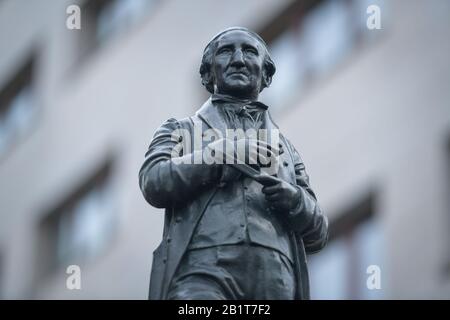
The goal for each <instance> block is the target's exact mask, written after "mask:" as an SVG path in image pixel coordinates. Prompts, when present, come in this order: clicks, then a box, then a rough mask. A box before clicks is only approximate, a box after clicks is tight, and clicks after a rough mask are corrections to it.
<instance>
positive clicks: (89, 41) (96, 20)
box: [80, 0, 159, 56]
mask: <svg viewBox="0 0 450 320" xmlns="http://www.w3.org/2000/svg"><path fill="white" fill-rule="evenodd" d="M158 2H159V0H88V1H87V2H86V3H85V4H84V7H83V9H82V10H81V12H82V18H81V19H82V28H81V32H80V34H81V42H82V45H81V46H80V48H81V49H82V52H81V55H82V56H84V55H87V54H89V53H90V52H92V51H93V50H94V49H96V48H98V47H100V46H102V45H103V44H105V43H106V42H107V41H109V40H110V39H111V38H113V37H114V36H116V35H119V34H122V33H124V32H126V31H128V30H129V29H130V28H132V27H133V26H134V25H136V24H137V23H138V22H140V21H141V20H142V19H143V18H144V17H145V16H146V15H148V14H149V12H150V11H152V9H154V7H155V5H156V4H157V3H158Z"/></svg>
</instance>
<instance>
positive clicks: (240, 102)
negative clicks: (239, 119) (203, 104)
mask: <svg viewBox="0 0 450 320" xmlns="http://www.w3.org/2000/svg"><path fill="white" fill-rule="evenodd" d="M211 101H212V102H213V103H220V104H231V105H233V106H234V107H235V108H236V109H237V111H240V110H241V109H242V108H243V107H244V106H245V105H248V106H252V107H256V108H258V109H261V110H262V111H265V110H267V109H268V108H269V107H268V106H267V105H265V104H264V103H262V102H260V101H256V100H255V101H252V100H245V99H239V98H236V97H233V96H230V95H226V94H220V93H213V94H212V96H211Z"/></svg>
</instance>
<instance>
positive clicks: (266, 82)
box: [261, 67, 272, 91]
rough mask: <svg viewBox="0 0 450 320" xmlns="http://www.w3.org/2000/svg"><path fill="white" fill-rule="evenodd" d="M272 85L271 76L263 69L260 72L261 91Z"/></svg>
mask: <svg viewBox="0 0 450 320" xmlns="http://www.w3.org/2000/svg"><path fill="white" fill-rule="evenodd" d="M271 83H272V75H271V74H269V72H268V70H267V68H266V67H264V68H263V70H262V83H261V84H262V85H261V91H262V89H264V88H268V87H269V86H270V84H271Z"/></svg>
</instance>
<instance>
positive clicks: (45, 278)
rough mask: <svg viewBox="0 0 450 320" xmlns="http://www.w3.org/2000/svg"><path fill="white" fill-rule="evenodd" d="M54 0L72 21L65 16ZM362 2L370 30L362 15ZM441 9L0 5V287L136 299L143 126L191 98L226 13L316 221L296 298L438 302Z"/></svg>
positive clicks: (448, 278)
mask: <svg viewBox="0 0 450 320" xmlns="http://www.w3.org/2000/svg"><path fill="white" fill-rule="evenodd" d="M72 4H76V5H78V6H79V7H80V8H81V30H76V29H75V30H71V29H68V28H67V27H66V20H67V18H68V17H69V16H70V13H67V12H66V9H67V7H68V6H70V5H72ZM373 4H375V5H377V6H378V8H380V9H381V11H380V13H381V15H380V18H381V29H375V30H370V29H368V28H367V25H366V21H367V19H368V17H369V16H370V14H371V13H370V12H369V13H368V12H367V8H368V7H369V6H370V5H373ZM449 13H450V4H449V3H448V1H445V0H435V1H430V2H424V1H418V0H417V1H416V0H415V1H406V0H404V1H395V2H389V3H387V1H386V3H385V2H382V1H375V0H373V1H370V0H353V1H352V0H342V1H337V0H331V1H330V0H328V1H327V0H323V1H307V0H305V1H292V0H282V1H280V0H277V1H275V0H247V1H237V0H232V1H227V2H222V1H209V0H199V1H183V0H167V1H164V0H86V1H75V0H73V1H67V0H65V1H54V0H42V1H33V2H30V1H25V0H18V1H16V0H15V1H12V0H6V1H1V2H0V46H1V50H0V52H1V56H0V219H1V220H0V221H1V223H0V297H1V298H12V299H16V298H35V299H52V298H59V299H80V298H84V299H109V298H111V299H119V298H121V299H145V298H146V296H147V291H148V283H149V277H150V267H151V262H152V251H153V250H154V249H155V248H156V247H157V246H158V244H159V242H160V241H161V236H162V225H163V215H162V210H158V209H155V208H152V207H150V206H149V205H148V204H147V203H146V202H145V200H144V199H143V197H142V195H141V192H140V190H139V187H138V180H137V174H138V170H139V168H140V165H141V164H142V161H143V156H144V153H145V151H146V148H147V147H148V144H149V142H150V140H151V137H152V135H153V132H154V130H155V129H156V128H157V127H158V126H159V125H160V124H161V123H162V122H163V121H164V120H166V119H167V118H169V117H176V118H182V117H185V116H188V115H190V114H192V113H193V112H195V110H196V109H197V108H198V107H199V106H200V105H201V104H202V103H203V100H204V99H206V98H207V95H206V91H205V90H204V88H203V87H202V86H201V84H200V77H199V74H198V68H199V64H200V60H201V54H202V50H203V48H204V46H205V45H206V43H207V42H208V41H209V39H210V38H211V37H212V36H213V35H214V34H216V33H217V32H219V31H220V30H222V29H224V28H226V27H229V26H234V25H242V26H245V27H249V28H251V29H253V30H255V31H257V32H259V33H260V34H261V35H262V36H263V37H264V38H265V39H266V40H267V42H268V44H269V46H270V50H271V52H272V55H273V59H274V61H275V64H276V66H277V73H276V74H275V76H274V78H273V85H272V87H270V88H268V89H266V90H265V92H263V94H262V96H261V100H262V101H265V102H267V103H268V104H269V106H270V110H272V113H273V116H274V118H275V120H276V122H278V124H279V126H280V127H281V129H282V131H283V132H284V134H285V135H286V136H287V137H288V138H289V139H290V140H291V141H292V142H293V143H294V145H295V146H296V147H297V149H298V150H299V151H300V153H301V155H302V157H303V159H304V161H305V163H306V168H307V171H308V173H309V174H310V177H311V183H312V186H313V188H314V190H315V191H316V193H317V194H318V197H319V200H320V202H321V203H322V206H323V208H324V211H325V212H326V214H327V215H328V216H329V219H330V221H331V239H330V243H329V245H328V247H327V248H326V249H325V250H323V251H322V252H321V253H319V254H316V255H313V256H311V257H310V273H311V282H312V297H313V298H325V299H348V298H357V299H366V298H367V299H371V298H374V299H377V298H388V299H389V298H394V299H396V298H450V232H449V230H450V200H449V199H450V182H449V181H450V62H449V61H450V60H449V58H448V57H449V56H450V37H449V33H450V21H449V19H448V15H449ZM69 265H78V266H80V268H81V290H69V289H67V287H66V280H67V278H68V276H69V275H68V274H67V273H66V269H67V267H68V266H69ZM370 266H372V267H370ZM373 266H375V269H373ZM368 268H369V269H368ZM373 270H375V271H376V272H375V273H377V274H379V275H380V278H379V279H380V285H381V288H380V289H374V290H369V289H368V287H367V281H368V279H373V278H370V276H371V275H373ZM378 272H379V273H378Z"/></svg>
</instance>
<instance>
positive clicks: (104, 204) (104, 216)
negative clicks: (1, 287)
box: [39, 161, 117, 274]
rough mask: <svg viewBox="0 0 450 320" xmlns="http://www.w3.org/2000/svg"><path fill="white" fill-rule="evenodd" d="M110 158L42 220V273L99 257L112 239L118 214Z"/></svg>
mask: <svg viewBox="0 0 450 320" xmlns="http://www.w3.org/2000/svg"><path fill="white" fill-rule="evenodd" d="M111 171H112V162H111V161H108V162H107V163H106V164H104V165H103V166H102V167H101V168H100V169H98V170H97V171H96V172H95V173H94V174H93V175H91V176H90V178H89V179H88V180H87V181H85V183H84V184H83V185H82V186H81V187H79V188H77V189H76V190H75V191H74V192H73V193H72V194H71V195H70V196H69V197H67V198H66V199H64V201H62V202H61V203H60V204H59V205H58V206H57V207H56V208H55V209H53V210H51V212H50V213H49V214H48V215H46V216H45V218H44V219H43V220H42V221H41V225H40V229H41V236H42V237H41V241H40V245H41V248H40V250H39V252H40V255H39V259H40V260H41V264H40V266H41V269H42V272H41V274H42V273H44V274H45V273H50V272H51V271H54V270H55V269H58V268H59V267H64V268H65V267H67V266H68V265H70V264H80V263H83V262H86V261H90V260H92V259H94V258H96V257H98V256H99V255H100V254H101V253H102V252H104V251H105V249H106V248H107V247H108V244H109V243H110V241H111V240H112V236H113V234H114V230H115V228H116V222H117V214H116V210H115V208H116V206H115V204H114V195H113V190H112V184H111Z"/></svg>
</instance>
